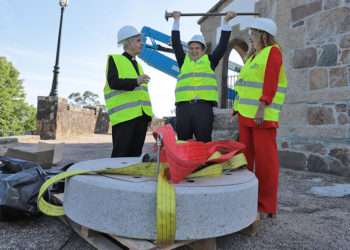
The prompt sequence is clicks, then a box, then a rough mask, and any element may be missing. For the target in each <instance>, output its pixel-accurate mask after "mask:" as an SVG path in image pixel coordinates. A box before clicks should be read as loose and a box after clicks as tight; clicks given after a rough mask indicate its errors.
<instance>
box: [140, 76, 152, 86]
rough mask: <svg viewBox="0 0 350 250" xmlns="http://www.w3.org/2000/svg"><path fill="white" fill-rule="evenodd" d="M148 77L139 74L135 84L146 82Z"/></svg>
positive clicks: (148, 79)
mask: <svg viewBox="0 0 350 250" xmlns="http://www.w3.org/2000/svg"><path fill="white" fill-rule="evenodd" d="M150 79H151V78H150V77H149V76H148V75H140V76H139V77H138V78H137V84H139V85H140V84H147V83H148V82H149V81H150Z"/></svg>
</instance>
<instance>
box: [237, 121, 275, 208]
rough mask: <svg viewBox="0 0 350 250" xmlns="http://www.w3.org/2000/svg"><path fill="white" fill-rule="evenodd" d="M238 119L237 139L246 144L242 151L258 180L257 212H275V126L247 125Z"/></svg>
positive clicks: (249, 167)
mask: <svg viewBox="0 0 350 250" xmlns="http://www.w3.org/2000/svg"><path fill="white" fill-rule="evenodd" d="M242 120H243V119H239V141H240V142H241V143H243V144H245V145H246V149H245V150H244V151H243V153H244V154H245V156H246V158H247V161H248V169H249V170H250V171H254V172H255V175H256V177H257V178H258V180H259V194H258V209H259V212H264V213H272V214H276V212H277V193H278V176H279V160H278V151H277V143H276V134H277V133H276V128H274V127H268V128H264V127H257V126H249V124H246V123H245V122H244V121H242Z"/></svg>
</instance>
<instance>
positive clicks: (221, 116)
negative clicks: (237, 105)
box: [213, 108, 237, 131]
mask: <svg viewBox="0 0 350 250" xmlns="http://www.w3.org/2000/svg"><path fill="white" fill-rule="evenodd" d="M231 114H232V110H231V109H218V108H214V122H213V130H231V131H233V130H234V129H236V128H237V118H236V117H235V118H234V120H233V121H232V122H231V118H232V116H231Z"/></svg>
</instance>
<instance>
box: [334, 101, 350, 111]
mask: <svg viewBox="0 0 350 250" xmlns="http://www.w3.org/2000/svg"><path fill="white" fill-rule="evenodd" d="M335 110H336V111H337V112H346V111H347V110H348V105H347V104H345V103H340V104H337V105H335Z"/></svg>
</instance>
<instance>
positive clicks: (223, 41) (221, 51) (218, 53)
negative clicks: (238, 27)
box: [209, 11, 236, 70]
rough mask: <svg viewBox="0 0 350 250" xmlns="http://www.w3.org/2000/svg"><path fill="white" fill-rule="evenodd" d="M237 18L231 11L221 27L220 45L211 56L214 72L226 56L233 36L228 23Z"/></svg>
mask: <svg viewBox="0 0 350 250" xmlns="http://www.w3.org/2000/svg"><path fill="white" fill-rule="evenodd" d="M235 17H236V13H235V12H232V11H231V12H228V13H227V15H226V16H225V18H224V23H223V25H222V27H221V35H220V41H219V44H218V45H217V46H216V48H215V49H214V51H213V53H212V54H210V55H209V59H210V62H211V67H212V69H213V70H214V69H215V68H216V66H217V65H218V64H219V62H220V60H221V58H222V57H223V56H224V55H225V52H226V49H227V46H228V42H229V40H230V36H231V26H230V25H229V24H228V22H229V21H230V20H231V19H233V18H235Z"/></svg>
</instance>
